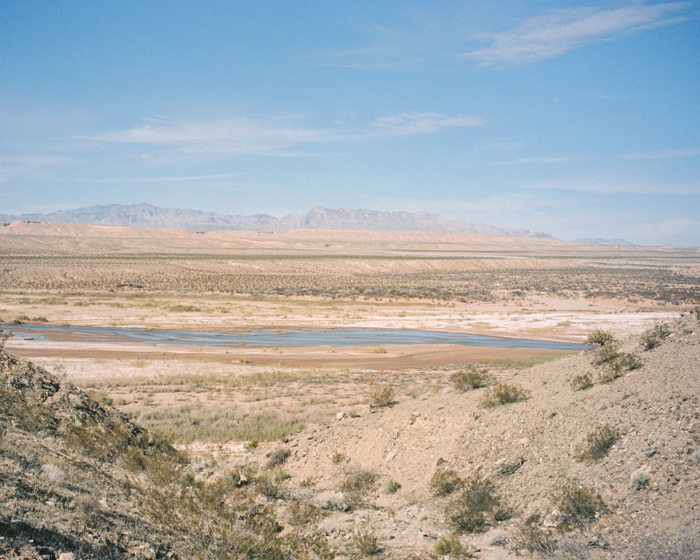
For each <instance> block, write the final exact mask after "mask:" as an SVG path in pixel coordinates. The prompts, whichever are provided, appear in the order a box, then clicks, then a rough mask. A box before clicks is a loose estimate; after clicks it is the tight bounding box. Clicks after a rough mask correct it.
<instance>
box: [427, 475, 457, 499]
mask: <svg viewBox="0 0 700 560" xmlns="http://www.w3.org/2000/svg"><path fill="white" fill-rule="evenodd" d="M462 486H464V481H463V480H462V478H461V477H460V476H459V475H458V474H457V473H456V472H455V471H453V470H446V471H437V472H436V473H435V474H434V475H433V476H432V478H431V479H430V492H431V493H432V494H433V496H440V497H442V496H449V495H450V494H452V493H453V492H455V491H457V490H459V489H460V488H462Z"/></svg>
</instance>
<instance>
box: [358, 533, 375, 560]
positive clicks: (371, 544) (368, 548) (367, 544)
mask: <svg viewBox="0 0 700 560" xmlns="http://www.w3.org/2000/svg"><path fill="white" fill-rule="evenodd" d="M352 544H353V547H354V548H355V549H356V550H357V552H358V553H359V554H360V555H362V556H372V555H374V554H377V553H378V552H379V551H380V549H379V543H378V542H377V536H376V535H375V534H374V533H373V532H362V531H360V532H358V533H355V535H354V537H353V539H352Z"/></svg>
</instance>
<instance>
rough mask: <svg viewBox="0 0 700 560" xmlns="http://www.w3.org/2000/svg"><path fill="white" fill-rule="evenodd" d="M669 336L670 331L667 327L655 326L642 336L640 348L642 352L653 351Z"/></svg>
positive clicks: (662, 325)
mask: <svg viewBox="0 0 700 560" xmlns="http://www.w3.org/2000/svg"><path fill="white" fill-rule="evenodd" d="M670 334H671V331H670V330H669V328H668V325H664V324H661V325H656V326H655V327H654V328H653V329H651V330H648V331H647V332H645V333H644V334H643V335H642V347H643V348H644V350H653V349H654V348H656V347H657V346H660V345H661V343H662V342H663V341H664V340H665V339H667V338H668V336H669V335H670Z"/></svg>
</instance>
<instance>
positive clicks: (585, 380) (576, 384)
mask: <svg viewBox="0 0 700 560" xmlns="http://www.w3.org/2000/svg"><path fill="white" fill-rule="evenodd" d="M591 387H593V378H592V377H591V374H590V373H582V374H581V375H577V376H576V377H574V378H573V379H572V380H571V388H572V389H573V390H574V391H585V390H586V389H590V388H591Z"/></svg>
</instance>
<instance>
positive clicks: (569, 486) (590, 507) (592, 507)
mask: <svg viewBox="0 0 700 560" xmlns="http://www.w3.org/2000/svg"><path fill="white" fill-rule="evenodd" d="M555 503H556V505H557V509H558V510H559V514H560V517H559V523H558V527H559V529H560V530H562V531H569V530H571V529H573V528H575V527H581V526H584V525H586V524H587V523H590V522H591V521H593V520H595V519H596V517H597V516H598V515H600V514H601V513H603V512H604V511H605V510H606V507H607V506H606V505H605V502H604V501H603V498H601V496H600V494H598V493H597V492H596V491H595V489H594V488H589V487H587V486H583V485H581V484H578V483H577V482H575V481H569V482H567V483H566V484H565V485H564V486H563V487H562V489H561V490H560V492H559V494H558V495H557V496H556V498H555Z"/></svg>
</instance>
